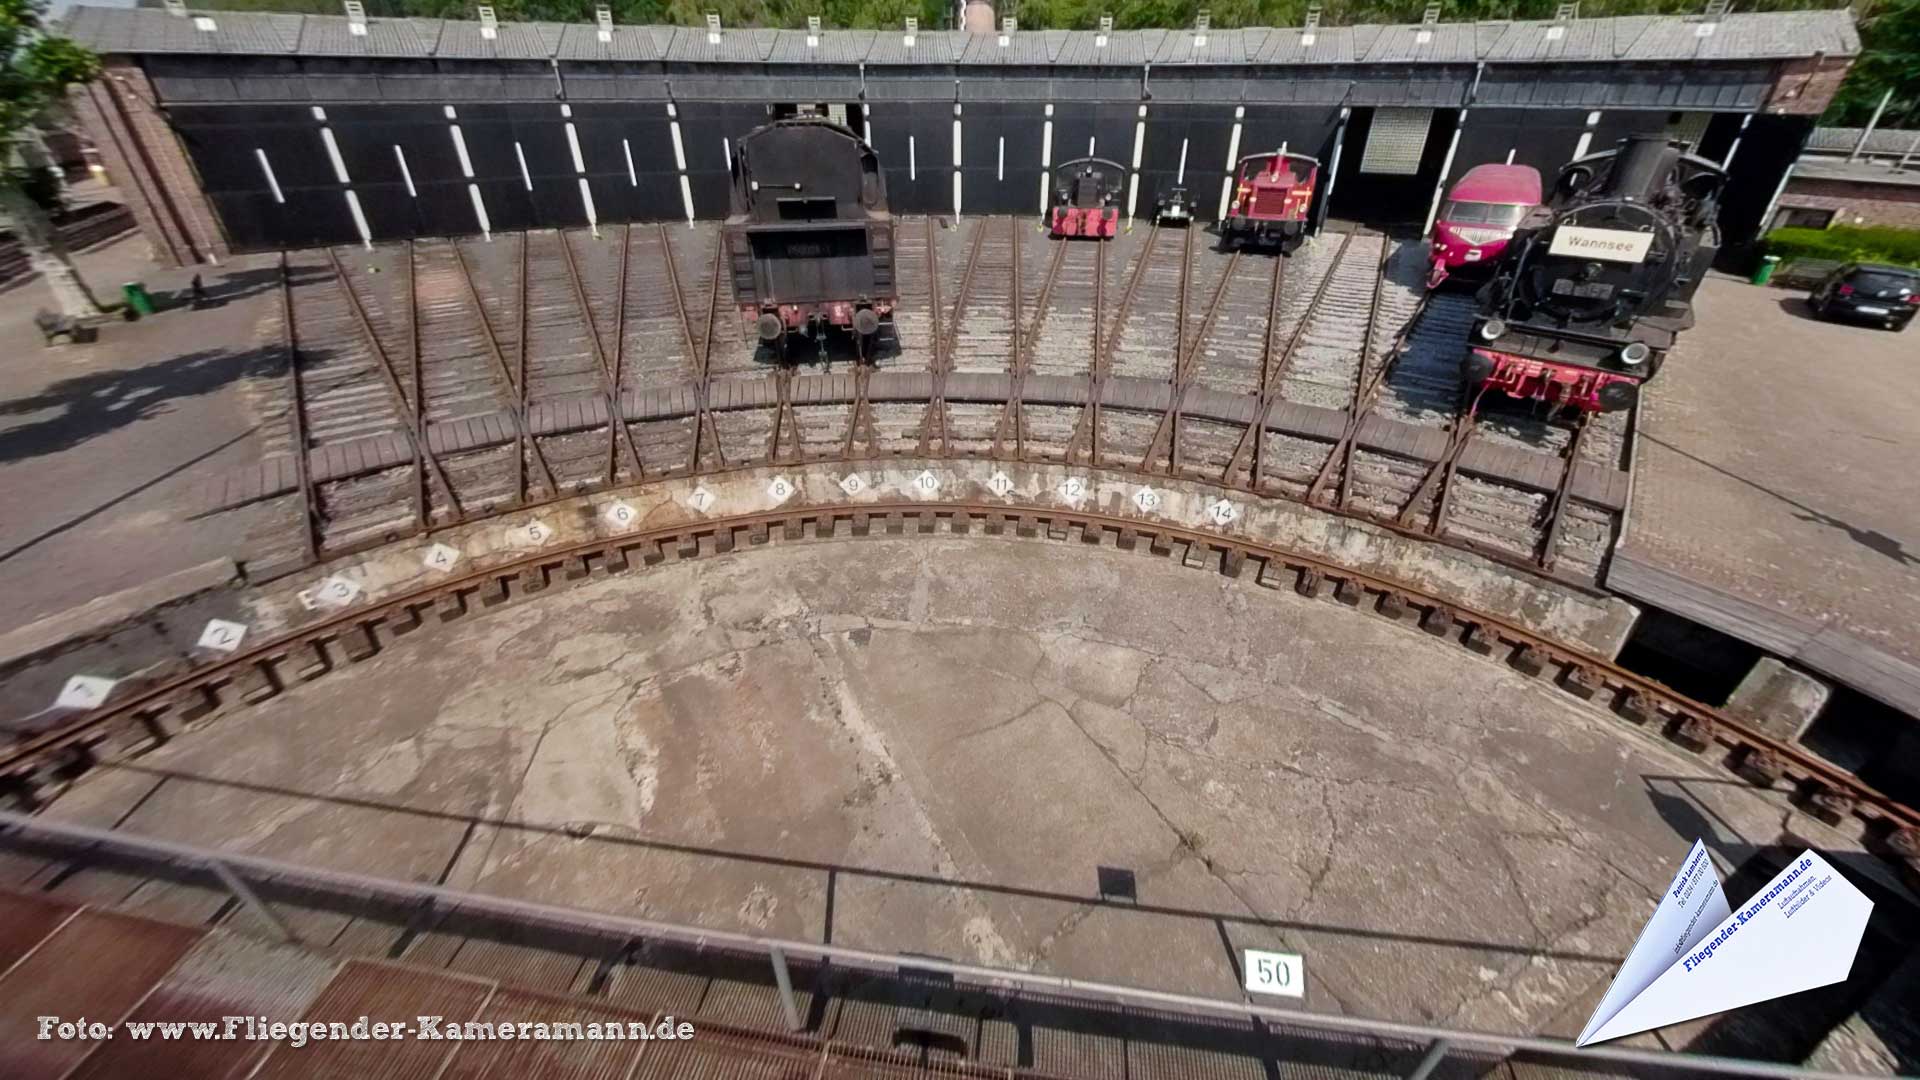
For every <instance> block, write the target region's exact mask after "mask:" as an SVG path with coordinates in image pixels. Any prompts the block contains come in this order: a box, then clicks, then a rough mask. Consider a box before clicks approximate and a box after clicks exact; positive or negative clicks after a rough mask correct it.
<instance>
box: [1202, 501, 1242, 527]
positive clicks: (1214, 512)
mask: <svg viewBox="0 0 1920 1080" xmlns="http://www.w3.org/2000/svg"><path fill="white" fill-rule="evenodd" d="M1207 520H1208V521H1211V522H1213V523H1214V524H1215V525H1231V524H1233V523H1234V522H1236V521H1238V520H1240V508H1239V507H1238V506H1235V505H1234V504H1233V503H1230V502H1228V501H1227V500H1225V499H1215V500H1214V501H1212V502H1210V503H1208V504H1207Z"/></svg>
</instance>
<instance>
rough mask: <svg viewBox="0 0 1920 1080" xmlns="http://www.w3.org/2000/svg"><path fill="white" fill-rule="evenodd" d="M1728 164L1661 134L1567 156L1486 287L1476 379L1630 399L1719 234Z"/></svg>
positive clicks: (1605, 407) (1609, 405) (1592, 402)
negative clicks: (1692, 151)
mask: <svg viewBox="0 0 1920 1080" xmlns="http://www.w3.org/2000/svg"><path fill="white" fill-rule="evenodd" d="M1726 182H1727V174H1726V172H1725V171H1724V170H1722V169H1721V168H1720V166H1718V165H1716V164H1715V163H1713V162H1711V161H1708V160H1706V159H1705V158H1700V157H1695V156H1694V155H1692V154H1689V153H1687V152H1686V150H1685V148H1684V147H1683V146H1682V145H1681V144H1678V143H1671V142H1668V141H1667V140H1666V139H1665V138H1663V137H1661V136H1657V135H1643V136H1633V137H1630V138H1627V139H1623V140H1621V141H1620V144H1619V145H1618V146H1617V147H1616V148H1614V149H1612V150H1608V151H1604V152H1602V153H1598V154H1590V155H1588V156H1586V157H1582V158H1578V159H1575V160H1574V161H1570V162H1568V163H1567V164H1566V165H1564V166H1561V168H1560V172H1559V175H1558V177H1557V178H1556V179H1555V181H1554V185H1553V190H1552V191H1551V192H1550V193H1549V194H1548V196H1547V203H1546V205H1545V206H1543V207H1541V208H1539V209H1537V210H1535V211H1533V212H1532V213H1530V214H1528V215H1527V217H1526V218H1524V219H1523V220H1522V221H1521V223H1520V227H1519V228H1518V229H1517V230H1516V231H1515V233H1514V236H1513V240H1512V241H1511V242H1510V243H1509V244H1508V245H1507V247H1506V251H1505V252H1504V253H1503V254H1502V257H1501V261H1500V263H1499V266H1498V268H1497V270H1496V271H1495V273H1494V277H1493V279H1492V280H1491V281H1489V282H1488V283H1487V285H1486V286H1485V287H1484V288H1483V289H1481V290H1480V292H1479V294H1478V299H1479V304H1480V308H1479V313H1478V317H1477V319H1476V320H1475V322H1474V326H1473V340H1472V347H1471V348H1470V350H1469V351H1468V353H1467V355H1466V358H1465V359H1464V360H1463V361H1462V364H1463V368H1464V373H1465V375H1466V379H1467V382H1468V384H1469V385H1478V386H1479V387H1481V388H1482V389H1483V390H1498V391H1501V392H1503V393H1505V394H1508V395H1510V396H1512V397H1516V398H1523V399H1531V400H1536V401H1545V402H1550V403H1553V404H1556V405H1567V406H1571V407H1574V408H1578V409H1584V410H1587V411H1590V412H1612V411H1615V410H1619V409H1627V408H1631V407H1632V406H1633V404H1634V403H1635V402H1636V401H1638V400H1639V397H1640V387H1641V385H1642V384H1643V383H1645V382H1646V381H1647V380H1648V379H1651V378H1652V377H1653V376H1654V373H1655V372H1657V371H1659V370H1660V364H1661V361H1662V360H1664V359H1665V358H1666V354H1667V351H1668V350H1669V349H1671V348H1673V344H1674V341H1675V339H1676V338H1677V337H1678V336H1679V334H1680V332H1681V331H1682V330H1686V329H1688V328H1689V327H1691V326H1692V325H1693V305H1692V300H1693V294H1694V290H1695V289H1697V288H1698V287H1699V284H1700V279H1701V277H1702V276H1703V275H1704V274H1705V273H1706V271H1707V268H1708V267H1709V266H1710V265H1712V263H1713V258H1714V255H1715V253H1716V252H1717V250H1718V247H1719V242H1720V241H1719V230H1718V228H1717V227H1716V225H1715V219H1716V217H1717V215H1718V213H1719V205H1720V194H1721V192H1722V190H1723V189H1724V188H1725V186H1726Z"/></svg>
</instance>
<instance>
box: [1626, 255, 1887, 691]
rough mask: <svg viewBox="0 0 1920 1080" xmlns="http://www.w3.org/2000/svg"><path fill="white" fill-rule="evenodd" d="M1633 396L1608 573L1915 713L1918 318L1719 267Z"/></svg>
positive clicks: (1637, 595)
mask: <svg viewBox="0 0 1920 1080" xmlns="http://www.w3.org/2000/svg"><path fill="white" fill-rule="evenodd" d="M1699 307H1700V325H1699V326H1698V327H1697V328H1696V329H1695V330H1693V331H1692V332H1691V333H1690V334H1688V335H1687V336H1686V337H1685V338H1683V339H1682V342H1681V346H1680V348H1679V350H1678V351H1677V352H1676V353H1675V355H1674V356H1673V357H1671V358H1670V359H1669V360H1668V362H1667V365H1666V367H1665V368H1663V369H1662V371H1661V377H1660V380H1659V382H1657V383H1656V384H1655V386H1654V389H1653V392H1652V393H1651V394H1650V395H1649V398H1648V402H1647V404H1646V406H1645V407H1644V408H1643V409H1642V410H1641V416H1640V431H1639V442H1638V447H1637V455H1638V456H1637V459H1636V461H1635V463H1634V491H1633V497H1632V501H1631V506H1630V508H1629V510H1628V514H1627V528H1626V532H1625V535H1624V537H1623V539H1622V541H1621V544H1620V546H1619V549H1618V550H1617V552H1616V553H1615V555H1614V559H1613V563H1612V567H1611V569H1610V571H1609V573H1608V575H1607V581H1606V583H1607V586H1608V587H1609V588H1611V589H1613V590H1614V591H1616V592H1619V593H1623V594H1624V595H1626V596H1629V597H1631V598H1633V599H1635V600H1639V601H1643V602H1645V603H1648V604H1652V605H1654V606H1656V607H1661V608H1665V609H1667V610H1669V611H1673V612H1675V613H1677V614H1680V615H1684V616H1686V617H1687V618H1690V619H1693V620H1695V621H1697V622H1701V623H1704V624H1706V625H1708V626H1711V627H1713V628H1715V629H1717V630H1720V631H1722V632H1724V633H1727V634H1730V635H1732V636H1733V637H1736V638H1739V639H1740V640H1742V641H1746V642H1749V643H1751V644H1754V645H1757V646H1759V647H1760V648H1762V649H1765V650H1767V651H1768V652H1771V653H1775V654H1777V655H1779V656H1782V657H1784V658H1786V659H1789V660H1791V661H1793V662H1794V663H1795V664H1797V665H1799V666H1802V667H1805V668H1808V669H1810V670H1813V671H1816V672H1819V673H1822V674H1824V675H1827V676H1830V677H1832V678H1834V679H1836V680H1838V681H1839V682H1841V683H1843V684H1845V685H1848V686H1852V687H1854V688H1856V689H1858V690H1860V691H1862V692H1864V693H1866V694H1869V695H1871V696H1872V697H1874V698H1877V699H1879V700H1880V701H1883V702H1885V703H1886V704H1888V705H1891V706H1894V707H1895V708H1899V709H1901V710H1903V711H1905V712H1908V713H1911V714H1915V715H1920V636H1917V635H1916V634H1915V633H1914V629H1913V625H1914V623H1913V613H1914V610H1915V608H1916V607H1917V606H1920V500H1916V499H1915V497H1914V495H1915V492H1916V491H1917V490H1920V488H1917V487H1916V476H1915V462H1916V461H1920V364H1916V363H1915V361H1916V358H1920V331H1911V332H1906V333H1889V332H1887V331H1885V330H1881V329H1877V328H1873V327H1867V326H1854V325H1850V324H1842V323H1827V322H1819V321H1816V320H1815V319H1814V318H1813V317H1812V315H1811V313H1810V312H1809V311H1808V309H1807V307H1806V304H1805V303H1804V296H1803V295H1802V294H1800V293H1797V292H1786V291H1784V290H1780V289H1767V288H1755V287H1753V286H1751V285H1748V284H1746V283H1744V282H1740V281H1735V280H1733V279H1729V278H1724V277H1715V278H1712V279H1709V280H1708V281H1707V282H1706V283H1705V284H1704V285H1703V286H1702V287H1701V289H1700V294H1699Z"/></svg>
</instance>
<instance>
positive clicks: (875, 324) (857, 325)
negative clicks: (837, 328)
mask: <svg viewBox="0 0 1920 1080" xmlns="http://www.w3.org/2000/svg"><path fill="white" fill-rule="evenodd" d="M853 331H854V333H856V334H859V335H860V336H861V337H863V338H864V337H872V336H873V335H875V334H877V333H879V332H880V316H879V315H878V314H877V313H876V312H875V311H874V310H873V309H872V308H861V309H860V310H859V311H856V312H854V313H853Z"/></svg>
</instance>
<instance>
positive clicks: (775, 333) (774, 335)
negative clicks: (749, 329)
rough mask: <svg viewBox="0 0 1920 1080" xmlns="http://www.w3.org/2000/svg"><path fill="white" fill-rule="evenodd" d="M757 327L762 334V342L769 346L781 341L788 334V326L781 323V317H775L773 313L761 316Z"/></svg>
mask: <svg viewBox="0 0 1920 1080" xmlns="http://www.w3.org/2000/svg"><path fill="white" fill-rule="evenodd" d="M757 327H758V329H759V332H760V340H761V341H764V342H766V343H767V344H769V345H771V344H773V343H774V342H776V341H779V340H780V339H781V338H782V337H784V336H785V335H786V333H787V324H786V323H784V322H782V321H781V319H780V316H778V315H775V314H774V313H773V312H771V311H769V312H766V313H764V314H762V315H761V316H760V321H759V323H758V324H757Z"/></svg>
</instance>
